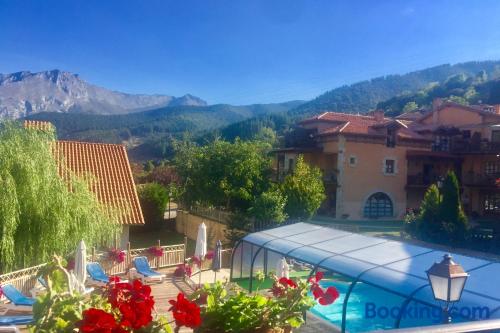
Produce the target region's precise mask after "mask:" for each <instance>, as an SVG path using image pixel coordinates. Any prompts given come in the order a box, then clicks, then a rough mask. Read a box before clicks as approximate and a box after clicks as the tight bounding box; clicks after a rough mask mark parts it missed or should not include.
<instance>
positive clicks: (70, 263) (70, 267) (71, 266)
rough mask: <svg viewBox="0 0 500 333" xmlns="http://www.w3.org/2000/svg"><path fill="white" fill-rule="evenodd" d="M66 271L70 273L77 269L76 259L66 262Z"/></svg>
mask: <svg viewBox="0 0 500 333" xmlns="http://www.w3.org/2000/svg"><path fill="white" fill-rule="evenodd" d="M66 262H67V263H66V269H67V270H68V271H72V270H74V269H75V259H74V258H69V259H68V260H66Z"/></svg>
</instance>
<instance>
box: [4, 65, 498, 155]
mask: <svg viewBox="0 0 500 333" xmlns="http://www.w3.org/2000/svg"><path fill="white" fill-rule="evenodd" d="M68 75H69V74H68ZM73 76H74V75H73ZM499 78H500V61H482V62H467V63H460V64H455V65H449V64H445V65H440V66H435V67H431V68H426V69H423V70H419V71H414V72H411V73H407V74H402V75H388V76H384V77H379V78H374V79H371V80H366V81H362V82H358V83H354V84H352V85H349V86H342V87H339V88H335V89H333V90H330V91H327V92H325V93H324V94H321V95H320V96H318V97H317V98H315V99H313V100H310V101H290V102H285V103H275V104H255V105H246V106H234V105H228V104H217V105H204V103H203V102H198V103H193V104H195V105H194V106H193V105H187V106H186V105H177V106H176V105H175V102H174V101H175V99H174V100H172V99H169V100H168V101H167V100H165V99H163V100H161V102H163V103H165V102H166V103H169V104H167V105H166V106H163V107H160V108H155V109H151V110H146V111H137V110H138V108H137V104H135V105H136V107H135V108H131V109H129V110H135V111H136V112H133V113H126V114H121V113H120V114H111V113H112V112H107V110H106V109H102V110H101V109H99V108H98V109H97V110H95V111H93V112H87V113H81V112H71V111H70V112H63V113H61V112H59V113H56V112H41V113H32V114H30V115H29V116H28V118H29V119H37V120H46V121H51V122H52V123H54V124H55V125H56V128H57V131H58V136H59V137H61V138H64V139H75V140H85V141H98V142H110V143H125V144H127V146H128V147H129V149H130V151H131V152H139V153H138V154H136V155H132V157H133V158H134V157H137V159H141V160H142V159H150V158H152V159H161V158H165V157H168V154H169V151H170V152H171V148H172V147H171V143H172V139H173V138H180V137H181V136H183V135H184V134H183V133H186V132H189V133H190V135H191V138H193V139H196V140H197V141H198V142H201V143H202V142H206V140H210V139H211V138H213V137H215V136H220V137H222V138H224V139H227V140H233V139H234V138H236V137H240V138H242V139H252V138H254V137H258V135H259V133H260V134H262V133H269V130H273V131H275V132H276V133H277V134H278V136H279V135H282V134H283V133H285V132H286V131H288V130H290V129H291V128H292V127H293V126H294V124H295V123H296V122H297V121H298V120H300V119H303V118H305V117H308V116H311V115H314V114H318V113H321V112H324V111H337V112H346V113H366V112H368V111H370V110H373V109H374V108H383V109H385V110H386V111H387V112H389V114H390V115H391V116H396V115H398V114H400V113H401V112H402V110H403V109H404V106H405V104H407V103H408V102H415V103H416V104H418V107H426V106H428V105H429V104H430V103H431V102H432V98H434V97H443V98H448V97H454V98H462V99H463V100H464V102H471V103H473V102H477V101H482V102H484V103H496V102H497V101H498V102H500V81H499ZM0 89H1V85H0ZM26 89H27V88H26ZM101 89H102V88H101ZM118 94H120V93H118ZM133 96H137V95H133ZM191 98H193V99H195V98H194V97H191V96H189V98H187V99H188V100H190V99H191ZM156 102H158V100H156ZM185 103H186V104H189V103H191V102H190V101H189V102H185ZM0 105H1V103H0ZM142 107H143V108H148V107H146V106H144V104H143V106H142ZM103 110H104V111H105V112H103Z"/></svg>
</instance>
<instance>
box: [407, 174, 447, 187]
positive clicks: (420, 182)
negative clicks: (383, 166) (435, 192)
mask: <svg viewBox="0 0 500 333" xmlns="http://www.w3.org/2000/svg"><path fill="white" fill-rule="evenodd" d="M443 178H444V177H443V176H442V175H439V174H430V175H424V174H417V175H408V176H407V179H406V185H407V186H429V185H432V184H436V183H437V182H438V181H440V180H443Z"/></svg>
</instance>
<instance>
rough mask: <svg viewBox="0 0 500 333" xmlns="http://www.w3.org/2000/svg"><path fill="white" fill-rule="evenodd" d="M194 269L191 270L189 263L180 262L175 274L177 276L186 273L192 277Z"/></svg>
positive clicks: (182, 275)
mask: <svg viewBox="0 0 500 333" xmlns="http://www.w3.org/2000/svg"><path fill="white" fill-rule="evenodd" d="M192 273H193V272H192V270H191V267H189V266H188V265H185V264H180V265H179V266H177V268H176V269H175V271H174V276H177V277H184V275H186V276H188V277H191V274H192Z"/></svg>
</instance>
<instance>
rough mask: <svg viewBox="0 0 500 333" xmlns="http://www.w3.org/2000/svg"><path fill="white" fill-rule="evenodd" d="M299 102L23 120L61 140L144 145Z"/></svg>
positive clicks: (56, 115)
mask: <svg viewBox="0 0 500 333" xmlns="http://www.w3.org/2000/svg"><path fill="white" fill-rule="evenodd" d="M301 103H303V102H302V101H291V102H285V103H276V104H255V105H244V106H233V105H227V104H218V105H210V106H177V107H164V108H159V109H155V110H149V111H142V112H135V113H129V114H120V115H95V114H72V113H56V112H45V113H39V114H34V115H31V116H28V117H27V118H26V119H32V120H45V121H50V122H51V123H53V124H54V125H55V126H56V128H57V133H58V137H59V138H61V139H73V140H85V141H99V142H109V143H117V142H122V141H126V140H130V139H134V140H136V141H137V142H144V141H146V140H149V139H151V138H154V137H159V136H163V135H173V136H176V135H180V134H181V133H182V132H190V133H192V134H197V133H200V132H202V131H207V130H211V129H215V128H219V127H224V126H227V125H229V124H232V123H235V122H238V121H242V120H244V119H248V118H251V117H255V116H259V115H264V114H273V113H282V112H286V111H288V110H290V109H291V108H294V107H296V106H298V105H299V104H301Z"/></svg>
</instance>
